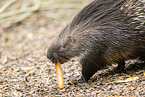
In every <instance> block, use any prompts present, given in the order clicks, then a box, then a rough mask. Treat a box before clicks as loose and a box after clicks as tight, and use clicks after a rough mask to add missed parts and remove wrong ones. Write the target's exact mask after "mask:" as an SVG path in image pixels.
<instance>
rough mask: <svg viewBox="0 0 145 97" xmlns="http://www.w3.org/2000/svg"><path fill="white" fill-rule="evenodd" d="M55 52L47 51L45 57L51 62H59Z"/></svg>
mask: <svg viewBox="0 0 145 97" xmlns="http://www.w3.org/2000/svg"><path fill="white" fill-rule="evenodd" d="M57 56H58V55H57V54H56V53H54V52H52V51H51V52H49V51H47V58H48V59H50V60H51V62H52V63H57V62H59V60H58V58H57Z"/></svg>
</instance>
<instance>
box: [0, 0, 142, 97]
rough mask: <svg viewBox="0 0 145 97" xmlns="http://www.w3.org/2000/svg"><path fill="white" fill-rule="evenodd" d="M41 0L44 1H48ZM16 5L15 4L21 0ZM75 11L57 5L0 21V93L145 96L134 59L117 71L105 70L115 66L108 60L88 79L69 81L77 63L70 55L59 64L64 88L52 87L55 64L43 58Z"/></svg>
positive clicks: (77, 69) (86, 0)
mask: <svg viewBox="0 0 145 97" xmlns="http://www.w3.org/2000/svg"><path fill="white" fill-rule="evenodd" d="M0 1H1V2H2V0H0ZM26 1H27V0H26ZM30 1H31V0H30ZM44 2H47V3H48V6H49V2H50V1H49V0H44ZM54 2H55V3H53V5H54V6H55V4H60V5H61V4H76V5H77V4H83V5H86V4H88V3H89V2H90V0H79V1H78V0H69V1H68V0H54ZM23 3H25V2H23ZM27 3H30V2H27ZM17 4H18V5H21V4H22V2H19V3H17ZM50 4H51V5H52V3H50ZM14 7H15V6H14ZM82 7H83V6H82ZM79 10H80V9H79V8H71V9H65V8H61V9H51V10H45V11H39V12H35V13H33V14H32V15H31V16H29V17H28V18H27V19H26V20H24V21H23V22H20V23H15V24H12V23H9V22H5V23H2V24H0V97H2V96H10V97H11V96H12V97H20V96H24V97H25V96H28V97H29V96H30V97H33V96H77V97H80V96H89V97H91V96H92V97H94V96H100V97H104V96H141V97H143V96H145V92H144V91H145V66H144V63H143V62H139V61H138V60H137V59H136V60H129V61H127V62H126V65H127V67H126V69H125V71H124V72H123V73H121V74H114V75H111V74H109V73H108V71H109V70H111V69H112V68H114V67H115V66H116V65H113V66H111V67H108V68H107V69H105V70H100V71H98V72H97V73H96V74H95V75H94V76H93V77H92V78H91V80H90V81H89V82H88V83H83V84H73V83H72V81H74V80H77V79H78V78H79V77H80V74H81V66H80V65H79V63H78V61H77V59H72V60H71V61H69V62H67V63H65V64H63V65H62V70H63V74H64V82H65V83H64V84H65V88H64V89H62V90H60V89H59V88H58V86H57V78H56V74H55V66H54V64H52V63H51V62H50V61H49V60H48V59H47V58H46V50H47V46H49V44H50V43H51V42H52V41H53V39H54V38H55V37H56V36H57V35H58V33H59V32H60V30H61V29H62V28H63V27H64V26H65V24H66V23H67V22H68V21H69V20H70V19H71V17H72V16H73V15H74V14H75V13H77V12H78V11H79ZM128 78H130V79H131V80H129V79H128Z"/></svg>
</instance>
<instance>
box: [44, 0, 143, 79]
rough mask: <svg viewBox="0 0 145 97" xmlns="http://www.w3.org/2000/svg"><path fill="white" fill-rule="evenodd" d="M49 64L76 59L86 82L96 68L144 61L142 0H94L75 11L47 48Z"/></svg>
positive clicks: (120, 68) (122, 66)
mask: <svg viewBox="0 0 145 97" xmlns="http://www.w3.org/2000/svg"><path fill="white" fill-rule="evenodd" d="M47 57H48V59H50V60H51V61H52V62H53V63H57V62H60V63H62V64H63V63H65V62H67V61H68V60H70V59H71V58H73V57H79V58H80V64H81V65H82V77H81V79H80V80H79V81H80V82H87V81H88V80H89V79H90V77H91V76H92V75H93V74H94V73H95V72H97V71H98V70H100V69H103V68H105V67H106V66H107V65H111V64H112V63H118V67H117V69H116V70H119V71H121V70H123V68H124V66H125V60H128V59H134V58H138V57H139V59H141V60H145V1H143V0H94V1H92V2H91V3H90V4H88V5H87V6H86V7H85V8H83V9H82V10H81V11H80V12H78V13H77V14H76V15H75V16H74V17H73V18H72V20H71V21H70V22H69V23H68V24H67V26H66V27H65V28H64V29H63V30H62V31H61V33H60V34H59V36H58V37H57V38H56V39H55V40H54V42H53V43H52V44H51V46H50V47H49V48H48V51H47Z"/></svg>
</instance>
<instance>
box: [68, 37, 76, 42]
mask: <svg viewBox="0 0 145 97" xmlns="http://www.w3.org/2000/svg"><path fill="white" fill-rule="evenodd" d="M67 41H68V42H71V43H73V44H74V43H75V42H76V40H75V39H74V38H73V37H72V36H67Z"/></svg>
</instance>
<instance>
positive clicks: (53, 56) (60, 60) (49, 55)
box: [47, 52, 69, 64]
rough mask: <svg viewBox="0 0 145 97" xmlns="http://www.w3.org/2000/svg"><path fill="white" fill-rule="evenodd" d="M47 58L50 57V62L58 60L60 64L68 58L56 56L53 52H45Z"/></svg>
mask: <svg viewBox="0 0 145 97" xmlns="http://www.w3.org/2000/svg"><path fill="white" fill-rule="evenodd" d="M47 58H48V59H50V60H51V62H52V63H58V62H60V63H61V64H63V63H65V62H67V61H68V60H69V58H66V57H64V56H58V55H57V54H56V53H54V52H49V53H47Z"/></svg>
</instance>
